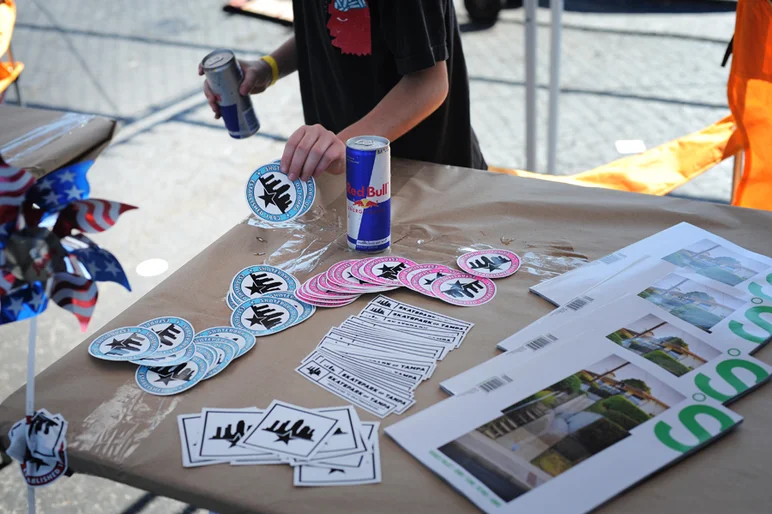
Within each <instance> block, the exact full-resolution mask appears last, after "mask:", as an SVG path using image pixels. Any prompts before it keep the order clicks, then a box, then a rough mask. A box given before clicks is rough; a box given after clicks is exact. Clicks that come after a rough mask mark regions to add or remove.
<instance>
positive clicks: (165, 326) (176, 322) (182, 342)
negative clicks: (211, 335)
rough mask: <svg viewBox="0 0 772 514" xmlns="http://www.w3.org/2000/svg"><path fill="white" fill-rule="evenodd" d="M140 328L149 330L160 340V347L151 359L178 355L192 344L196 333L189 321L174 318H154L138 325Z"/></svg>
mask: <svg viewBox="0 0 772 514" xmlns="http://www.w3.org/2000/svg"><path fill="white" fill-rule="evenodd" d="M139 326H140V327H142V328H149V329H150V330H152V331H153V332H155V333H156V334H158V338H159V339H160V340H161V346H159V348H158V350H157V351H156V352H155V353H154V354H153V357H156V358H157V357H167V356H169V355H172V354H175V353H179V352H181V351H182V350H184V349H185V348H187V347H188V346H190V345H191V344H192V343H193V337H194V335H195V333H196V331H195V330H193V325H191V324H190V321H188V320H186V319H182V318H178V317H176V316H163V317H160V318H154V319H151V320H148V321H145V322H144V323H140V324H139Z"/></svg>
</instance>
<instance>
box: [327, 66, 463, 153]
mask: <svg viewBox="0 0 772 514" xmlns="http://www.w3.org/2000/svg"><path fill="white" fill-rule="evenodd" d="M447 96H448V69H447V65H446V63H445V62H444V61H443V62H440V63H437V64H436V65H435V66H433V67H432V68H429V69H426V70H423V71H419V72H417V73H412V74H410V75H406V76H404V77H402V79H401V80H400V81H399V82H398V83H397V85H396V86H394V87H393V88H392V90H391V91H389V93H388V94H387V95H386V96H385V97H383V99H382V100H381V101H380V102H379V103H378V105H376V106H375V108H374V109H373V110H372V111H370V112H369V113H368V114H367V115H366V116H365V117H364V118H362V119H361V120H359V121H357V122H356V123H354V124H352V125H350V126H348V127H346V128H345V129H344V130H342V131H341V132H340V133H339V134H338V138H339V139H341V140H342V141H343V142H345V141H346V140H347V139H349V138H351V137H355V136H361V135H365V134H367V135H373V136H382V137H385V138H386V139H388V140H389V141H395V140H396V139H398V138H399V137H400V136H402V135H404V134H405V133H407V132H408V131H410V130H411V129H412V128H413V127H415V126H416V125H418V124H419V123H421V122H422V121H423V120H425V119H426V118H427V117H428V116H429V115H430V114H432V113H433V112H434V111H436V110H437V108H438V107H439V106H440V105H442V103H443V102H444V101H445V98H446V97H447Z"/></svg>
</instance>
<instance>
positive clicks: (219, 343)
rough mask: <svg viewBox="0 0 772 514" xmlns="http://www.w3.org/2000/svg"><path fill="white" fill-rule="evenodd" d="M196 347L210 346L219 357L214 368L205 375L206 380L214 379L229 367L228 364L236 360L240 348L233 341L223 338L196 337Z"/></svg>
mask: <svg viewBox="0 0 772 514" xmlns="http://www.w3.org/2000/svg"><path fill="white" fill-rule="evenodd" d="M196 346H208V347H209V348H210V349H211V350H212V351H214V353H215V354H216V355H217V357H216V359H215V361H214V366H212V367H211V368H209V371H207V372H206V375H204V380H207V379H209V378H212V377H213V376H215V375H216V374H218V373H219V372H221V371H222V370H224V369H225V368H227V367H228V364H230V363H231V361H233V359H235V358H236V354H237V353H238V351H239V347H238V345H237V344H236V343H234V342H233V341H228V340H227V339H223V338H222V337H196Z"/></svg>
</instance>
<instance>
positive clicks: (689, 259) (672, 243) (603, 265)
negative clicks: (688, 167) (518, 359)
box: [530, 223, 772, 305]
mask: <svg viewBox="0 0 772 514" xmlns="http://www.w3.org/2000/svg"><path fill="white" fill-rule="evenodd" d="M645 255H651V256H653V257H656V258H658V259H663V260H666V261H668V262H671V263H672V264H673V265H674V266H677V267H678V268H680V269H682V270H688V271H693V272H695V273H698V274H701V275H703V276H705V277H707V278H710V279H712V280H716V281H719V282H722V283H724V284H726V285H728V286H730V287H736V288H739V289H743V290H748V288H749V287H750V286H751V284H752V283H754V282H755V283H758V284H762V283H764V282H769V280H772V277H770V276H769V272H768V271H767V270H768V269H769V268H772V259H770V258H769V257H766V256H764V255H760V254H757V253H754V252H750V251H748V250H746V249H744V248H742V247H741V246H738V245H736V244H734V243H732V242H731V241H727V240H726V239H724V238H721V237H718V236H717V235H714V234H712V233H710V232H708V231H707V230H703V229H701V228H699V227H695V226H694V225H691V224H689V223H679V224H678V225H675V226H673V227H670V228H669V229H666V230H663V231H662V232H659V233H657V234H654V235H653V236H651V237H647V238H646V239H642V240H640V241H638V242H636V243H633V244H631V245H630V246H627V247H625V248H622V249H621V250H619V251H617V252H614V253H612V254H610V255H607V256H605V257H603V258H601V259H598V260H595V261H592V262H590V263H587V264H585V265H584V266H581V267H579V268H576V269H574V270H571V271H569V272H567V273H564V274H562V275H560V276H557V277H555V278H552V279H549V280H546V281H544V282H541V283H540V284H537V285H535V286H533V287H531V289H530V290H531V292H533V293H535V294H537V295H539V296H541V297H542V298H544V299H546V300H547V301H549V302H551V303H553V304H555V305H565V304H566V303H568V302H569V301H570V300H572V299H573V298H576V297H577V296H579V295H581V293H582V292H584V291H587V290H588V289H590V288H592V287H594V286H595V285H597V284H598V283H600V282H602V281H603V280H605V279H607V278H609V277H611V276H613V275H614V274H616V273H618V272H620V271H622V270H624V268H626V267H627V266H629V264H630V263H631V262H634V261H635V260H637V259H638V258H640V257H643V256H645Z"/></svg>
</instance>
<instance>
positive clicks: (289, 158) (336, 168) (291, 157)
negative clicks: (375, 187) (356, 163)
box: [281, 125, 346, 181]
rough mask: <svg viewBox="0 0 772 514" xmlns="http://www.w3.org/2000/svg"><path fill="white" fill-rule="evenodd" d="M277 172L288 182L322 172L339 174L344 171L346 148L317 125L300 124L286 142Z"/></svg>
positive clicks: (334, 136) (327, 131) (306, 178)
mask: <svg viewBox="0 0 772 514" xmlns="http://www.w3.org/2000/svg"><path fill="white" fill-rule="evenodd" d="M281 171H282V172H283V173H286V174H287V175H288V177H289V179H290V180H295V179H296V178H300V180H303V181H306V180H308V179H310V178H311V177H318V176H319V175H320V174H321V173H323V172H325V171H327V172H329V173H332V174H333V175H340V174H341V173H343V172H345V171H346V145H345V144H344V143H343V141H341V140H340V139H338V136H336V135H335V134H334V133H333V132H330V131H329V130H327V129H326V128H324V127H322V126H321V125H304V126H302V127H300V128H299V129H297V130H296V131H295V133H294V134H292V136H290V138H289V141H287V146H285V147H284V154H283V155H282V156H281Z"/></svg>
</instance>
